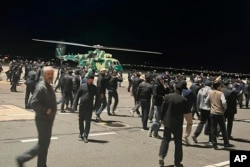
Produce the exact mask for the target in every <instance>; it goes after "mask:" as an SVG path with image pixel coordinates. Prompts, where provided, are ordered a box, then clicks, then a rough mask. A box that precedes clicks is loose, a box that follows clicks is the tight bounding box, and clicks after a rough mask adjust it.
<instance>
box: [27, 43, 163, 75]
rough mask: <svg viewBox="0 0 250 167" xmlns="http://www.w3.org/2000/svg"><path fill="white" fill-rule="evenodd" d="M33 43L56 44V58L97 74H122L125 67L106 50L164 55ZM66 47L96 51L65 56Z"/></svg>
mask: <svg viewBox="0 0 250 167" xmlns="http://www.w3.org/2000/svg"><path fill="white" fill-rule="evenodd" d="M32 40H33V41H38V42H47V43H56V44H57V47H56V53H55V55H56V57H57V58H58V59H60V60H61V62H63V61H69V60H71V61H75V62H77V63H78V65H77V66H78V67H87V66H91V67H92V69H93V70H94V71H95V72H99V71H100V69H102V68H105V69H106V70H110V69H113V70H116V71H117V72H120V73H122V71H123V66H122V65H121V63H120V61H119V60H118V59H115V58H113V57H112V54H110V53H106V52H105V51H104V50H119V51H128V52H141V53H149V54H162V53H161V52H152V51H144V50H135V49H125V48H115V47H105V46H101V45H93V46H91V45H85V44H79V43H74V42H64V41H55V40H41V39H32ZM66 45H73V46H79V47H87V48H94V50H90V51H88V52H87V53H86V54H65V50H66Z"/></svg>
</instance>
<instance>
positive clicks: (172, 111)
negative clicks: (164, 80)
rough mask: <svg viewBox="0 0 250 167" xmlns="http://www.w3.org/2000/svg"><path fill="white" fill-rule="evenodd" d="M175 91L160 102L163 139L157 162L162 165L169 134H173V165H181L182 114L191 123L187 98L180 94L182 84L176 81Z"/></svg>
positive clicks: (167, 146) (169, 138) (169, 139)
mask: <svg viewBox="0 0 250 167" xmlns="http://www.w3.org/2000/svg"><path fill="white" fill-rule="evenodd" d="M174 88H175V92H174V93H170V94H167V95H166V96H165V98H164V101H163V103H162V114H161V120H162V121H164V133H163V139H162V142H161V146H160V151H159V156H160V159H159V164H160V165H161V166H164V158H165V157H166V155H167V152H168V148H169V142H170V141H171V135H172V134H173V137H174V143H175V151H174V154H175V155H174V165H175V166H178V167H179V166H182V164H181V161H182V157H183V151H182V131H183V127H182V126H183V116H184V114H185V117H186V118H187V120H189V121H190V122H187V123H188V124H192V114H191V111H190V107H189V104H188V100H187V99H186V98H185V97H183V96H182V89H183V84H182V83H180V82H178V83H176V84H175V85H174Z"/></svg>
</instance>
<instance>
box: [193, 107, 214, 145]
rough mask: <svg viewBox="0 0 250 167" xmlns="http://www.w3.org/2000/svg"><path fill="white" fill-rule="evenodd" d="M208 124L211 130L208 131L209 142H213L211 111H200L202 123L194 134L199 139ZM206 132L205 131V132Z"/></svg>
mask: <svg viewBox="0 0 250 167" xmlns="http://www.w3.org/2000/svg"><path fill="white" fill-rule="evenodd" d="M206 122H207V126H208V127H209V129H208V130H207V131H206V134H208V135H209V141H211V120H210V111H209V110H201V109H200V122H199V124H198V126H197V128H196V130H195V132H194V136H195V137H198V136H199V135H200V133H201V131H202V129H203V127H204V125H205V124H206ZM204 132H205V131H204Z"/></svg>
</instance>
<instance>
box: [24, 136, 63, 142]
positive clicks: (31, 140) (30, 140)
mask: <svg viewBox="0 0 250 167" xmlns="http://www.w3.org/2000/svg"><path fill="white" fill-rule="evenodd" d="M50 139H51V140H56V139H58V137H51V138H50ZM35 141H38V139H26V140H21V142H22V143H28V142H35Z"/></svg>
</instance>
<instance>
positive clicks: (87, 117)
mask: <svg viewBox="0 0 250 167" xmlns="http://www.w3.org/2000/svg"><path fill="white" fill-rule="evenodd" d="M93 82H94V74H90V75H88V78H87V81H86V83H84V84H82V85H81V86H80V88H79V89H78V91H77V93H76V96H75V99H74V103H73V109H74V110H75V109H76V107H77V105H78V101H79V98H80V103H79V131H80V134H79V138H81V139H82V140H83V141H84V142H85V143H88V135H89V131H90V123H91V117H92V112H93V110H96V108H97V104H98V100H99V99H98V95H97V87H96V85H94V83H93ZM94 99H95V102H94ZM84 123H85V125H84Z"/></svg>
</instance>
